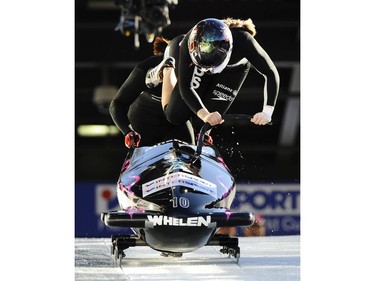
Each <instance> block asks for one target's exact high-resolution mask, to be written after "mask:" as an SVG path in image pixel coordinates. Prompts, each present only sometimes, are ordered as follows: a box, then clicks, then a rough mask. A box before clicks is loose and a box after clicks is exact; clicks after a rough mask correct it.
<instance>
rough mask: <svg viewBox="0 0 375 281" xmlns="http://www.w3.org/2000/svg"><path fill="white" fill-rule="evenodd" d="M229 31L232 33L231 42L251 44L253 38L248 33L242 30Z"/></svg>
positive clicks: (233, 29) (232, 29)
mask: <svg viewBox="0 0 375 281" xmlns="http://www.w3.org/2000/svg"><path fill="white" fill-rule="evenodd" d="M230 31H231V32H232V36H233V42H236V41H237V42H240V43H242V42H253V41H254V37H253V36H252V35H251V34H250V32H249V31H247V30H245V29H243V28H231V29H230Z"/></svg>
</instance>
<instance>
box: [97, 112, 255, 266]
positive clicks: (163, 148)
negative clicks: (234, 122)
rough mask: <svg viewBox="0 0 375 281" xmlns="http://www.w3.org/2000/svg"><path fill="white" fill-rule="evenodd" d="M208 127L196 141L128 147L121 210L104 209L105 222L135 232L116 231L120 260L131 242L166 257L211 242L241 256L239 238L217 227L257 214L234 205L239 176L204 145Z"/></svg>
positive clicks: (113, 249)
mask: <svg viewBox="0 0 375 281" xmlns="http://www.w3.org/2000/svg"><path fill="white" fill-rule="evenodd" d="M223 117H225V118H224V119H225V120H226V121H227V120H228V118H232V119H233V118H238V116H237V115H226V116H223ZM209 129H211V126H210V125H209V124H205V125H204V126H203V127H202V129H201V130H200V133H199V135H198V140H197V144H196V145H192V144H188V143H186V142H183V141H180V140H177V139H172V140H169V141H166V142H162V143H158V144H156V145H153V146H143V147H136V148H131V149H130V150H129V152H128V154H127V156H126V158H125V161H124V163H123V166H122V168H121V172H120V176H119V178H118V182H117V198H118V201H119V205H120V208H121V209H120V210H117V211H110V212H106V213H102V214H101V220H102V221H103V222H104V223H105V225H106V226H108V227H122V228H131V229H132V231H133V232H134V234H124V235H122V234H121V235H118V234H116V235H112V237H111V252H112V255H113V257H114V259H115V260H116V261H117V262H119V263H120V264H121V260H122V258H123V257H125V253H124V250H126V249H128V248H129V247H136V246H149V247H150V248H152V249H154V250H156V251H159V252H161V254H162V255H163V256H172V257H180V256H182V254H183V253H187V252H192V251H195V250H197V249H199V248H201V247H203V246H213V245H216V246H222V248H221V250H220V251H221V252H222V253H224V254H228V255H229V256H233V257H234V258H236V259H237V261H238V259H239V257H240V248H239V246H238V238H237V237H232V236H229V235H224V234H216V232H217V231H218V230H219V229H220V228H221V227H234V226H250V225H252V224H253V222H254V216H253V214H252V213H251V212H235V211H233V210H231V209H230V207H231V204H232V201H233V199H234V196H235V193H236V183H235V179H234V177H233V175H232V174H231V171H230V170H229V168H228V167H227V165H226V164H225V162H224V160H223V158H222V157H221V156H220V153H219V152H218V150H217V149H216V147H215V146H214V145H211V146H206V145H204V144H203V143H204V142H203V140H204V134H205V132H206V131H208V130H209Z"/></svg>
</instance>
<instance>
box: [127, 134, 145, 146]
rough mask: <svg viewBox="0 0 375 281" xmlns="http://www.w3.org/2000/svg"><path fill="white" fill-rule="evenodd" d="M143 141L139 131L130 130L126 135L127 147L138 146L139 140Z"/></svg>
mask: <svg viewBox="0 0 375 281" xmlns="http://www.w3.org/2000/svg"><path fill="white" fill-rule="evenodd" d="M140 141H141V135H140V134H138V133H137V132H134V131H130V132H129V133H127V134H126V135H125V146H126V147H127V148H130V147H138V146H139V142H140Z"/></svg>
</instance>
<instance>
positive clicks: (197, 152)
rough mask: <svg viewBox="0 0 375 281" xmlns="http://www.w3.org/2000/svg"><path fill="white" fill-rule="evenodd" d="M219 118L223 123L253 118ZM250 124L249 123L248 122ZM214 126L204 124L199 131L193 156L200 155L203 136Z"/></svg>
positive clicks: (246, 115) (231, 115)
mask: <svg viewBox="0 0 375 281" xmlns="http://www.w3.org/2000/svg"><path fill="white" fill-rule="evenodd" d="M221 118H222V119H223V120H225V121H227V122H228V121H231V122H236V121H238V120H244V119H248V120H249V121H250V119H251V118H253V115H248V114H224V115H222V116H221ZM250 123H251V122H250ZM267 125H272V122H269V123H268V124H267ZM216 126H217V125H215V126H211V125H210V124H209V123H205V124H204V125H203V126H202V128H201V130H200V131H199V135H198V140H197V150H196V152H195V156H196V157H197V156H199V155H201V153H202V147H203V140H204V134H205V133H206V132H207V131H208V130H210V129H211V128H213V127H216Z"/></svg>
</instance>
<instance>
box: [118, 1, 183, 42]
mask: <svg viewBox="0 0 375 281" xmlns="http://www.w3.org/2000/svg"><path fill="white" fill-rule="evenodd" d="M115 4H116V5H117V6H118V7H119V8H120V9H121V16H120V21H119V23H118V24H117V26H116V27H115V30H116V31H120V32H121V33H123V34H125V35H127V36H128V35H130V33H131V32H133V33H134V46H135V48H139V46H140V42H139V35H140V34H144V35H145V38H146V41H147V42H148V43H151V42H153V41H154V38H155V37H156V36H159V35H160V34H161V32H162V31H163V28H165V27H167V26H168V25H170V24H171V21H170V19H169V9H170V8H174V7H175V6H176V5H177V4H178V0H115Z"/></svg>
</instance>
